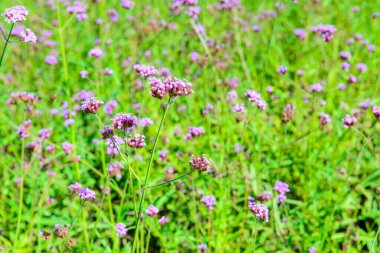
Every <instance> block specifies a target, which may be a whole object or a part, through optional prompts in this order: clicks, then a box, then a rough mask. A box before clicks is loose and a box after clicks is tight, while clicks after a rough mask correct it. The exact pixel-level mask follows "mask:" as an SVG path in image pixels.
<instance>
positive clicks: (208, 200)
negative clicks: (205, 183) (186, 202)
mask: <svg viewBox="0 0 380 253" xmlns="http://www.w3.org/2000/svg"><path fill="white" fill-rule="evenodd" d="M201 202H202V203H203V204H205V206H207V208H208V209H209V210H213V209H214V206H215V204H216V200H215V197H214V196H203V197H202V199H201Z"/></svg>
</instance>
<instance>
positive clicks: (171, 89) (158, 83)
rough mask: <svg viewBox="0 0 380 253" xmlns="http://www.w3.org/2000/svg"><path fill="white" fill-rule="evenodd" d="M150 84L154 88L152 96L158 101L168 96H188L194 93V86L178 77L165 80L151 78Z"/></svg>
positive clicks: (151, 92) (151, 91)
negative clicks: (192, 88)
mask: <svg viewBox="0 0 380 253" xmlns="http://www.w3.org/2000/svg"><path fill="white" fill-rule="evenodd" d="M149 84H150V85H151V86H152V89H151V90H150V94H151V95H152V96H153V97H155V98H158V99H163V98H164V97H165V96H166V94H169V96H170V97H179V96H187V95H190V94H192V93H193V91H192V90H191V87H192V84H191V83H190V82H188V81H187V80H181V79H178V78H176V77H170V76H169V77H166V78H165V79H164V80H161V79H158V78H151V79H150V80H149Z"/></svg>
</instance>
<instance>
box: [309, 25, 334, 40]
mask: <svg viewBox="0 0 380 253" xmlns="http://www.w3.org/2000/svg"><path fill="white" fill-rule="evenodd" d="M311 31H312V32H313V33H319V34H320V35H321V36H322V38H323V40H324V41H325V42H330V41H331V40H332V39H333V38H334V33H335V32H336V28H335V27H334V26H333V25H322V24H320V25H317V26H314V27H313V28H311Z"/></svg>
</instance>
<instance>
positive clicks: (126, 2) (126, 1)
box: [120, 0, 133, 9]
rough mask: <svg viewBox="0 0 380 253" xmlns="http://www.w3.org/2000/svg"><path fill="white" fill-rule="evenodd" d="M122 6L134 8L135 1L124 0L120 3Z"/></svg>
mask: <svg viewBox="0 0 380 253" xmlns="http://www.w3.org/2000/svg"><path fill="white" fill-rule="evenodd" d="M120 5H121V7H123V8H125V9H132V7H133V3H132V1H131V0H122V1H121V3H120Z"/></svg>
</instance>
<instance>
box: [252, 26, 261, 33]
mask: <svg viewBox="0 0 380 253" xmlns="http://www.w3.org/2000/svg"><path fill="white" fill-rule="evenodd" d="M252 30H253V31H254V32H257V33H258V32H260V31H261V26H259V25H254V26H252Z"/></svg>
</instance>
